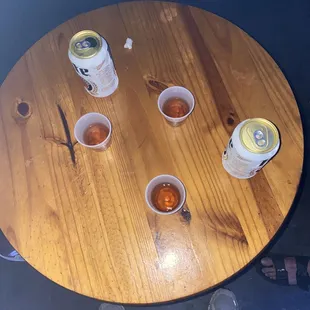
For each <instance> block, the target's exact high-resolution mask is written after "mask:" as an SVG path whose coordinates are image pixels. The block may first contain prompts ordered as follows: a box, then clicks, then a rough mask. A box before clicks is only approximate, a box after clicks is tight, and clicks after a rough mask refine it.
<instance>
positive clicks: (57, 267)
mask: <svg viewBox="0 0 310 310" xmlns="http://www.w3.org/2000/svg"><path fill="white" fill-rule="evenodd" d="M82 29H94V30H96V31H97V32H99V33H100V34H102V35H103V36H104V37H105V38H106V39H107V41H108V42H109V44H110V45H111V48H112V54H113V57H114V60H115V63H116V68H117V73H118V75H119V78H120V84H119V88H118V90H117V91H116V92H115V93H114V94H113V95H112V96H110V97H108V98H104V99H102V98H99V99H98V98H94V97H91V96H90V95H88V94H87V93H86V92H85V91H84V89H83V83H82V82H81V80H80V78H79V77H78V76H77V75H76V73H75V71H74V69H73V67H72V65H71V63H70V61H69V59H68V56H67V50H68V42H69V40H70V38H71V36H72V35H73V34H74V33H76V32H77V31H79V30H82ZM127 37H130V38H132V39H133V49H132V50H127V49H124V47H123V46H124V43H125V40H126V38H127ZM171 85H181V86H185V87H187V88H188V89H189V90H191V91H192V93H193V94H194V95H195V98H196V108H195V110H194V112H193V114H192V115H191V116H190V117H189V118H188V120H187V121H186V123H185V124H184V125H183V126H181V127H179V128H172V127H170V126H169V125H167V124H166V122H165V121H164V119H163V117H162V116H161V114H160V113H159V112H158V110H157V104H156V102H157V97H158V94H159V93H160V91H161V90H163V89H164V88H166V87H167V86H171ZM0 99H1V103H0V116H1V119H0V145H1V152H0V171H1V178H0V197H1V198H0V227H1V229H2V230H3V232H4V233H5V235H6V236H7V238H8V239H9V241H10V242H11V243H12V244H13V246H14V247H15V248H16V249H17V250H18V251H19V252H20V253H21V255H22V256H23V257H24V258H25V259H26V260H27V261H28V262H29V263H30V264H31V265H32V266H33V267H34V268H35V269H37V270H38V271H39V272H41V273H42V274H43V275H45V276H46V277H48V278H49V279H51V280H53V281H55V282H56V283H58V284H60V285H62V286H64V287H66V288H68V289H70V290H73V291H76V292H78V293H81V294H85V295H88V296H92V297H95V298H98V299H102V300H106V301H114V302H120V303H153V302H163V301H170V300H175V299H178V298H181V297H185V296H190V295H192V294H195V293H198V292H201V291H203V290H206V289H208V288H211V287H213V286H215V285H217V284H219V283H221V282H222V281H224V280H225V279H227V278H229V277H230V276H232V275H233V274H235V273H236V272H237V271H239V270H240V269H242V268H243V267H244V266H246V265H247V264H248V263H249V262H250V261H251V260H252V259H253V258H255V257H256V256H257V255H258V253H259V252H260V251H262V249H263V248H264V247H265V246H266V245H267V244H268V242H269V241H270V239H271V238H272V237H273V236H274V235H275V233H276V232H277V231H278V229H279V227H280V226H281V224H282V223H283V220H284V218H285V216H286V215H287V213H288V211H289V210H290V207H291V205H292V202H293V199H294V197H295V194H296V190H297V187H298V184H299V179H300V175H301V171H302V164H303V147H304V146H303V132H302V126H301V120H300V115H299V112H298V108H297V105H296V102H295V99H294V97H293V94H292V91H291V89H290V87H289V85H288V83H287V81H286V79H285V78H284V76H283V74H282V73H281V71H280V69H279V68H278V66H277V65H276V63H275V62H274V61H273V60H272V58H271V57H270V56H269V55H268V54H267V53H266V51H265V50H264V49H263V48H262V47H261V46H260V45H259V44H258V43H257V42H255V41H254V40H253V39H252V38H250V37H249V36H248V35H247V34H246V33H244V32H243V31H242V30H240V29H239V28H238V27H236V26H234V25H233V24H231V23H230V22H228V21H226V20H224V19H222V18H220V17H218V16H215V15H213V14H211V13H208V12H205V11H203V10H200V9H197V8H193V7H186V6H181V5H177V4H172V3H164V2H131V3H123V4H120V5H113V6H109V7H105V8H102V9H98V10H95V11H92V12H89V13H86V14H82V15H80V16H77V17H75V18H74V19H72V20H70V21H68V22H66V23H64V24H62V25H60V26H59V27H57V28H56V29H54V30H53V31H51V32H50V33H48V34H47V35H45V36H44V37H43V38H42V39H40V40H39V41H38V42H37V43H36V44H35V45H34V46H32V47H31V48H30V49H29V50H28V51H27V52H26V53H25V55H24V56H23V57H22V58H21V59H20V60H19V61H18V63H17V64H16V65H15V67H14V68H13V69H12V71H11V72H10V74H9V75H8V77H7V79H6V80H5V82H4V83H3V85H2V87H1V98H0ZM91 111H95V112H100V113H103V114H105V115H107V116H108V117H109V118H110V120H111V121H112V124H113V126H114V131H113V138H112V139H113V140H112V145H111V147H110V148H109V149H108V150H107V151H106V152H103V153H96V152H93V151H91V150H88V149H86V148H84V147H82V146H81V145H79V144H76V143H75V139H74V136H73V128H74V124H75V122H76V121H77V120H78V118H79V117H80V116H81V115H83V114H85V113H87V112H91ZM62 114H63V115H62ZM250 117H264V118H267V119H269V120H271V121H272V122H274V123H275V124H276V125H277V126H278V128H279V130H280V133H281V139H282V146H281V149H280V152H279V154H278V155H277V156H276V157H275V158H274V159H273V160H272V161H271V163H269V164H268V165H267V166H266V167H265V168H264V169H263V170H262V171H261V172H260V173H258V174H257V175H256V176H255V177H254V178H252V179H250V180H238V179H234V178H232V177H230V176H229V175H228V174H227V173H226V172H225V170H224V169H223V167H222V163H221V154H222V152H223V150H224V147H225V145H226V143H227V141H228V139H229V137H230V135H231V133H232V131H233V129H234V128H235V127H236V125H237V124H238V123H239V122H240V121H242V120H244V119H247V118H250ZM66 124H67V126H68V132H67V133H66V130H65V128H66ZM71 143H72V145H73V147H72V148H70V146H71ZM164 173H168V174H173V175H175V176H177V177H178V178H180V179H181V180H182V181H183V182H184V184H185V186H186V189H187V206H188V208H189V210H190V213H191V220H189V218H187V217H182V215H180V214H175V215H171V216H160V215H156V214H155V213H153V212H152V211H151V210H150V209H148V208H147V206H146V203H145V201H144V190H145V187H146V185H147V183H148V182H149V181H150V179H152V178H153V177H155V176H156V175H159V174H164Z"/></svg>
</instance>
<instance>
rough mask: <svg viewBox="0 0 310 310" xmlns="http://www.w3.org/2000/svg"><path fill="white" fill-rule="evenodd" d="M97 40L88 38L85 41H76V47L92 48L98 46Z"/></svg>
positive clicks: (80, 48)
mask: <svg viewBox="0 0 310 310" xmlns="http://www.w3.org/2000/svg"><path fill="white" fill-rule="evenodd" d="M96 45H97V41H96V40H95V39H94V38H86V39H85V40H83V41H79V42H76V43H75V47H76V48H77V49H79V50H82V49H85V48H91V47H96Z"/></svg>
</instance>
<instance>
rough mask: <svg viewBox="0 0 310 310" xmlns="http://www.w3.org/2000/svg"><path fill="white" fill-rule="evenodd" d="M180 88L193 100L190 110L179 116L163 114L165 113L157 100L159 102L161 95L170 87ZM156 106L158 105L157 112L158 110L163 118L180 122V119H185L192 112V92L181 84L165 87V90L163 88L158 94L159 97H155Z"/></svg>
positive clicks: (193, 106)
mask: <svg viewBox="0 0 310 310" xmlns="http://www.w3.org/2000/svg"><path fill="white" fill-rule="evenodd" d="M180 88H181V89H183V90H185V91H186V92H188V94H189V95H190V97H191V98H192V100H193V105H192V107H191V108H190V110H189V111H188V113H187V114H185V115H183V116H181V117H172V116H169V115H167V114H165V113H164V112H163V111H162V109H161V107H160V104H159V102H160V99H161V97H162V95H163V94H164V93H165V92H167V91H168V90H171V89H180ZM157 107H158V110H159V112H160V113H161V114H162V115H163V116H164V117H165V118H169V119H171V121H172V122H180V121H182V120H184V119H186V118H187V117H188V116H189V115H190V114H192V112H193V110H194V108H195V97H194V95H193V94H192V92H191V91H190V90H188V89H187V88H185V87H183V86H170V87H168V88H166V89H165V90H163V91H162V92H161V93H160V94H159V97H158V99H157Z"/></svg>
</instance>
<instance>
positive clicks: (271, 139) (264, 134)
mask: <svg viewBox="0 0 310 310" xmlns="http://www.w3.org/2000/svg"><path fill="white" fill-rule="evenodd" d="M239 137H240V141H241V144H242V145H243V147H244V148H245V149H246V150H248V151H249V152H251V153H255V154H266V153H268V152H271V151H272V150H273V149H274V148H275V147H276V146H277V145H278V143H279V141H280V137H279V131H278V129H277V127H276V126H275V125H274V124H273V123H272V122H270V121H268V120H266V119H264V118H251V119H249V120H247V121H245V123H244V124H243V126H242V127H241V128H240V133H239Z"/></svg>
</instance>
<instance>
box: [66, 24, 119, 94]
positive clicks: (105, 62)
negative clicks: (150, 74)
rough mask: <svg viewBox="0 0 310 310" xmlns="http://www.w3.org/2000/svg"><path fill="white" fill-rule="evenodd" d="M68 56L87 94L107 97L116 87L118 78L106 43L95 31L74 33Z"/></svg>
mask: <svg viewBox="0 0 310 310" xmlns="http://www.w3.org/2000/svg"><path fill="white" fill-rule="evenodd" d="M68 56H69V59H70V61H71V63H72V65H73V67H74V69H75V71H76V73H77V74H78V75H79V76H80V77H81V78H82V80H83V81H84V83H85V89H86V91H87V92H88V93H89V94H91V95H92V96H95V97H107V96H109V95H111V94H112V93H113V92H114V91H115V90H116V89H117V87H118V82H119V80H118V76H117V74H116V70H115V67H114V63H113V59H112V57H111V53H110V49H109V46H108V43H107V41H106V40H105V39H104V38H103V37H101V36H100V35H99V34H98V33H97V32H95V31H92V30H83V31H80V32H78V33H76V34H75V35H74V36H73V37H72V38H71V40H70V43H69V50H68Z"/></svg>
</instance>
